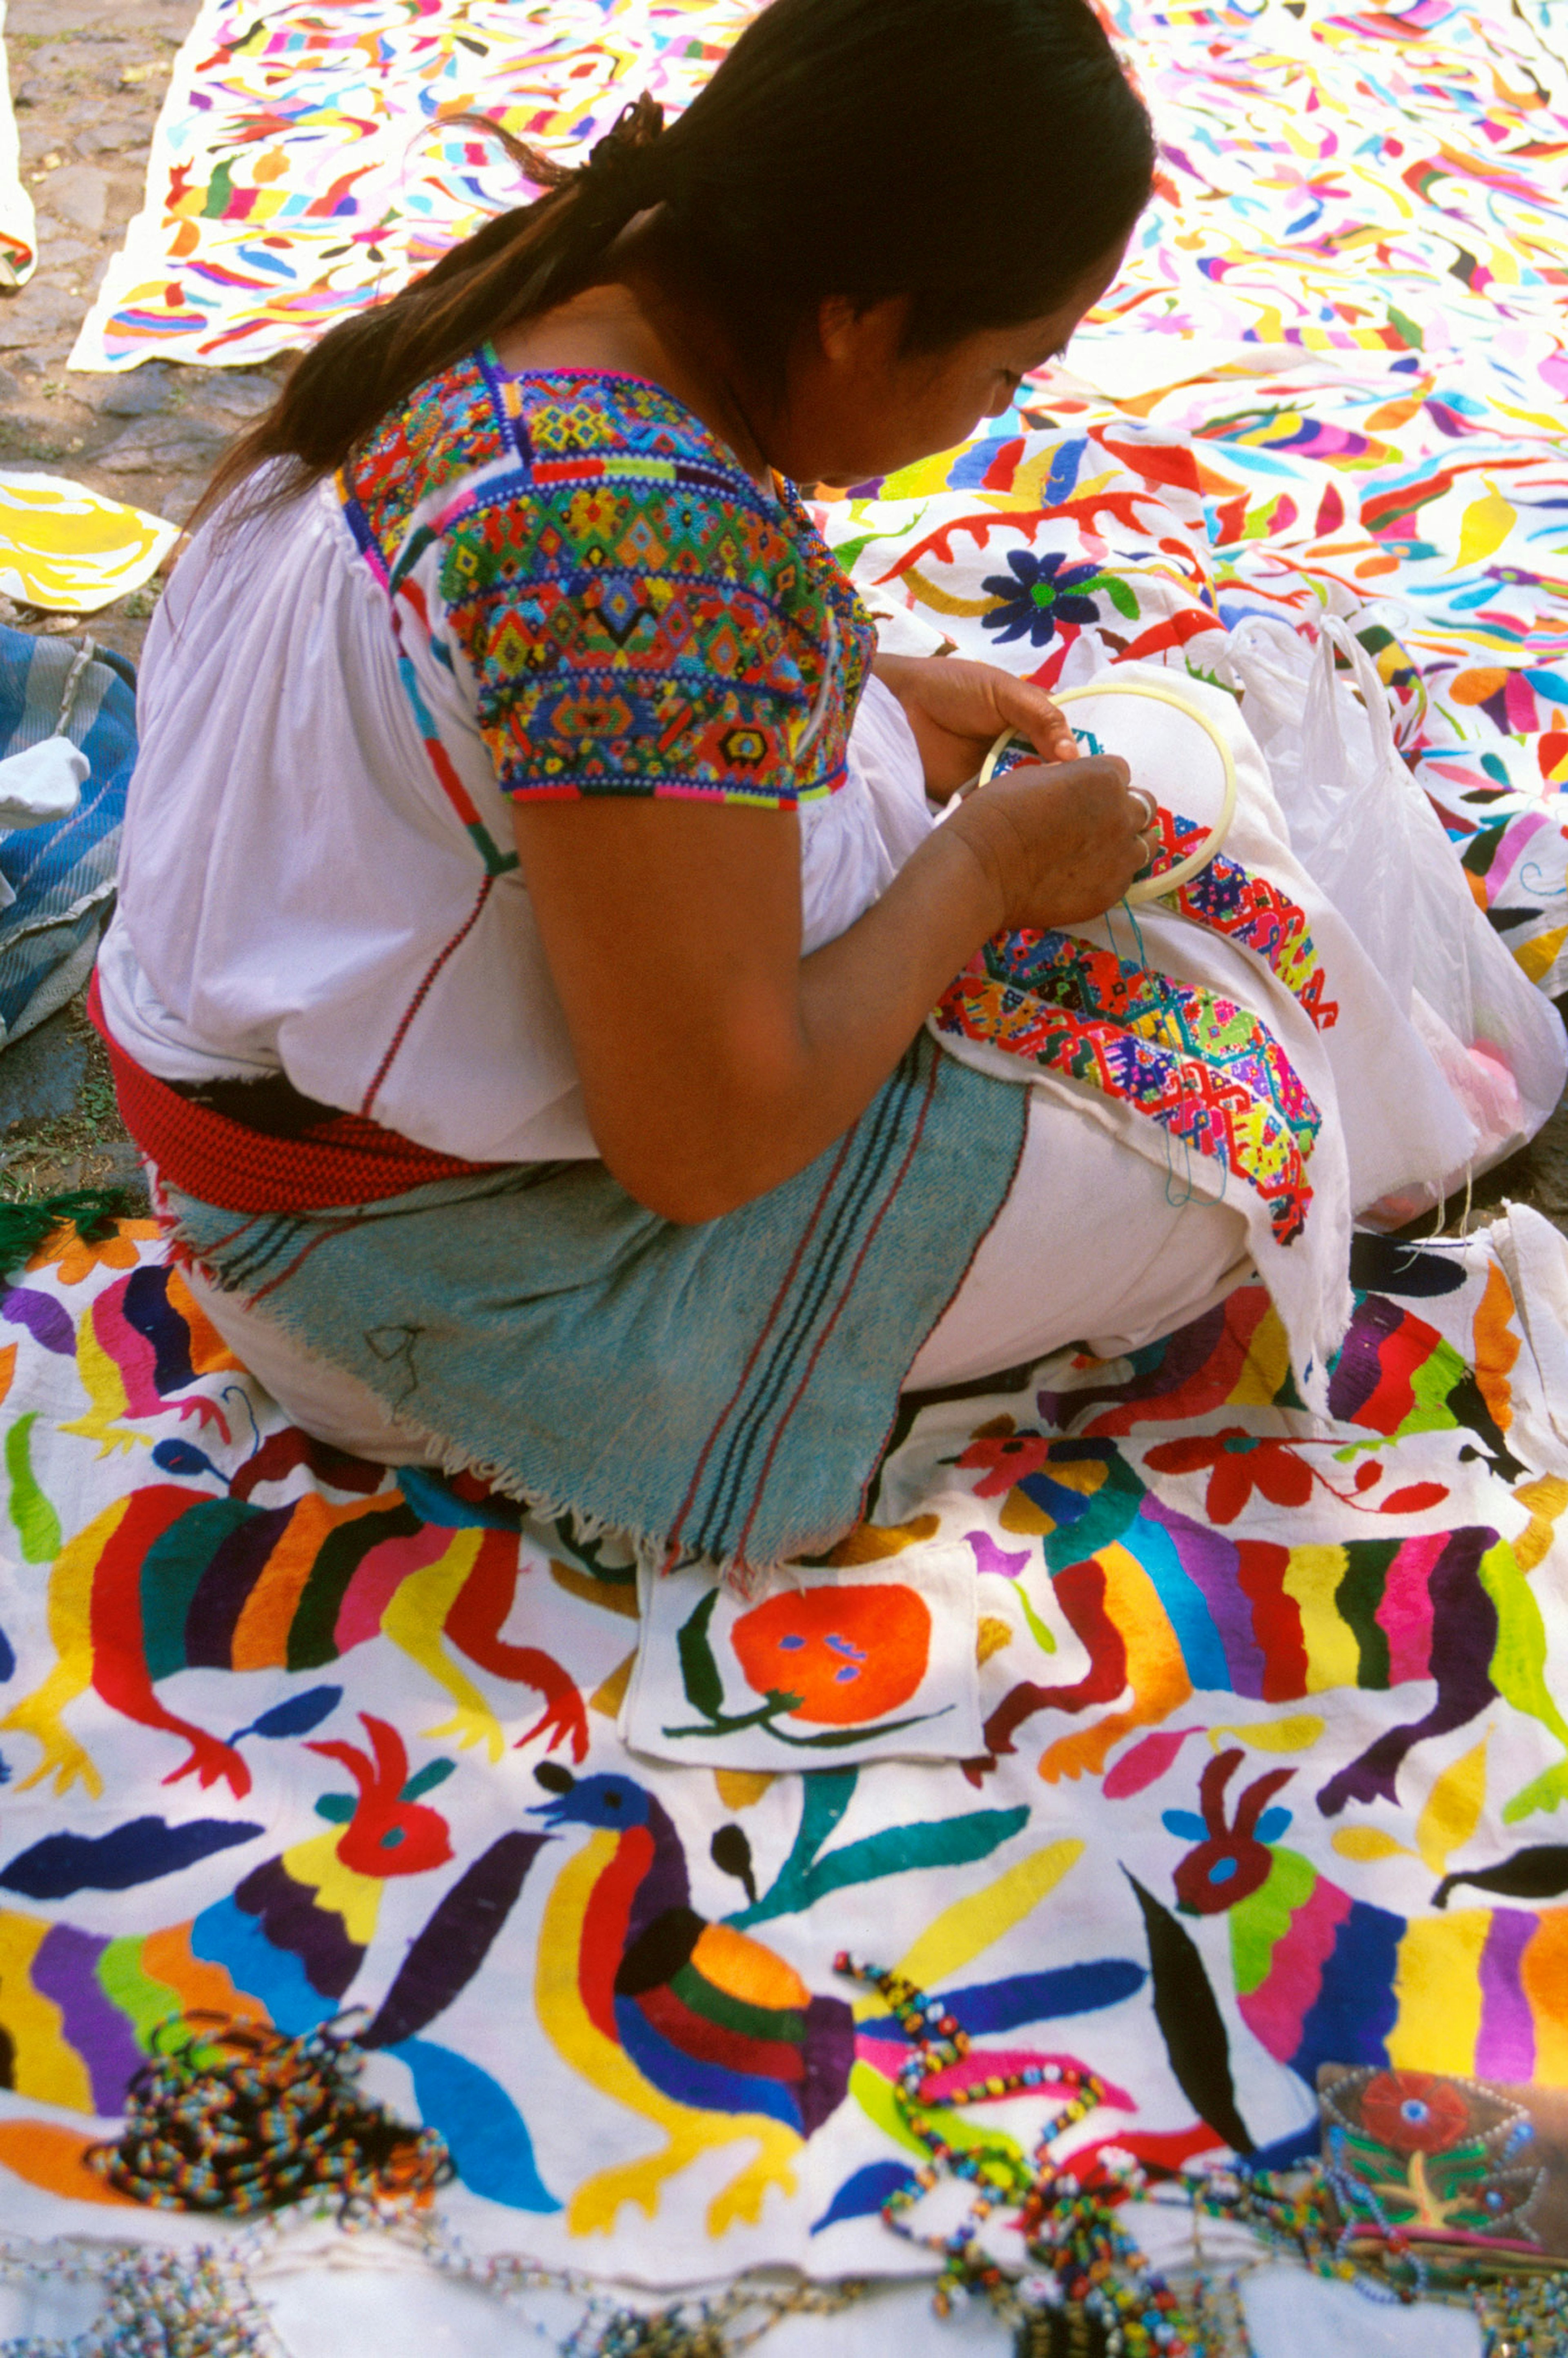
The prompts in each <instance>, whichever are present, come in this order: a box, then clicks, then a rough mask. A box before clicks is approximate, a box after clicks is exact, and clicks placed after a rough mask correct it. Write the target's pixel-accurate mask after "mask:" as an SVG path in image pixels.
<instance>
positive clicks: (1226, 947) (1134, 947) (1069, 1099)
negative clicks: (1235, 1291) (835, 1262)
mask: <svg viewBox="0 0 1568 2358" xmlns="http://www.w3.org/2000/svg"><path fill="white" fill-rule="evenodd" d="M1097 689H1098V691H1099V693H1098V695H1097V693H1096V690H1097ZM1128 690H1130V691H1131V693H1130V694H1129V693H1127V692H1126V691H1128ZM1081 695H1082V700H1081V701H1080V700H1075V702H1074V703H1073V705H1072V707H1071V708H1070V711H1069V713H1068V718H1069V719H1070V720H1071V721H1072V724H1073V726H1074V729H1075V730H1079V731H1082V730H1085V729H1086V728H1087V730H1089V731H1090V732H1091V735H1092V741H1093V742H1095V743H1096V744H1098V745H1100V746H1102V747H1103V749H1104V750H1105V751H1106V752H1114V753H1119V754H1121V755H1122V756H1123V757H1124V758H1125V759H1126V760H1127V761H1128V762H1129V763H1130V767H1131V771H1132V775H1133V778H1134V780H1135V781H1136V782H1137V783H1138V784H1140V785H1141V786H1143V787H1145V788H1147V790H1148V791H1149V792H1150V793H1151V794H1152V795H1153V796H1154V797H1155V800H1156V801H1157V802H1158V803H1159V805H1160V806H1161V807H1162V809H1165V810H1168V811H1173V812H1177V813H1180V814H1181V815H1183V816H1184V817H1191V818H1194V819H1195V820H1197V821H1198V822H1200V823H1204V824H1208V823H1212V822H1213V820H1214V819H1215V818H1216V817H1217V815H1218V809H1219V803H1220V797H1221V791H1222V784H1223V769H1222V764H1221V760H1220V756H1219V754H1218V752H1217V747H1216V743H1215V738H1214V736H1211V734H1210V730H1209V729H1208V728H1206V727H1205V726H1204V723H1203V720H1202V719H1200V718H1198V717H1197V716H1199V715H1203V716H1206V718H1207V720H1208V722H1209V723H1210V724H1211V726H1212V729H1213V730H1214V731H1215V732H1216V734H1217V736H1218V737H1219V738H1221V739H1223V741H1224V742H1225V743H1226V744H1227V746H1228V748H1229V752H1230V756H1231V760H1232V762H1233V763H1234V764H1235V770H1236V777H1237V803H1236V810H1235V816H1234V817H1233V818H1232V820H1231V824H1230V828H1229V832H1228V834H1227V838H1226V842H1225V846H1224V856H1225V858H1226V859H1227V860H1231V861H1234V862H1235V863H1237V864H1238V866H1239V867H1241V868H1242V869H1244V870H1246V871H1248V873H1249V875H1253V876H1257V877H1260V878H1263V879H1265V880H1266V881H1267V882H1269V883H1271V884H1273V885H1275V886H1277V887H1278V888H1279V890H1280V891H1281V892H1283V893H1285V894H1287V895H1288V896H1289V898H1290V900H1291V901H1292V902H1293V903H1296V904H1297V906H1298V907H1299V908H1300V909H1301V910H1302V911H1303V912H1304V914H1305V916H1306V919H1307V923H1308V926H1309V929H1310V934H1311V941H1312V946H1313V949H1314V952H1315V962H1316V966H1317V968H1318V969H1320V977H1321V984H1322V1001H1323V1008H1322V1009H1320V1013H1319V1021H1318V1023H1317V1024H1315V1025H1314V1022H1313V1021H1312V1020H1311V1019H1310V1018H1309V1015H1308V1013H1307V1011H1306V1010H1305V1008H1304V1007H1303V1003H1302V1001H1300V1000H1299V999H1298V998H1297V997H1296V996H1295V995H1294V994H1293V993H1292V990H1290V989H1288V988H1287V987H1286V983H1285V982H1284V981H1283V980H1281V978H1280V977H1279V976H1278V975H1276V974H1275V972H1274V971H1273V970H1272V968H1271V966H1270V964H1269V962H1268V959H1267V958H1266V957H1264V956H1263V955H1261V954H1260V952H1258V951H1255V950H1253V949H1252V948H1250V947H1247V946H1243V944H1242V943H1241V941H1240V940H1238V939H1237V938H1233V937H1231V936H1227V935H1226V934H1224V933H1220V932H1217V931H1213V930H1210V929H1209V927H1207V926H1206V925H1198V924H1195V923H1194V922H1193V921H1192V919H1191V918H1189V917H1187V916H1184V915H1182V914H1178V913H1177V912H1176V911H1175V910H1174V909H1173V908H1169V907H1166V906H1164V905H1163V904H1162V903H1159V902H1152V903H1148V904H1146V905H1145V906H1143V907H1142V908H1141V909H1139V910H1138V911H1137V912H1136V914H1135V915H1134V914H1133V913H1132V912H1130V911H1129V910H1127V909H1126V908H1119V909H1116V910H1112V911H1111V912H1109V913H1108V915H1107V916H1106V917H1104V918H1102V919H1099V920H1098V921H1096V922H1095V923H1093V924H1088V925H1075V926H1074V927H1073V928H1072V929H1071V930H1072V932H1073V933H1074V934H1075V935H1076V936H1080V937H1081V938H1082V939H1084V940H1086V941H1087V942H1090V943H1092V944H1094V945H1096V946H1098V947H1099V948H1101V949H1109V950H1111V951H1113V952H1114V953H1115V954H1116V956H1117V957H1119V959H1121V960H1123V961H1124V962H1129V963H1131V964H1133V965H1136V966H1137V967H1138V968H1146V969H1148V970H1149V971H1151V972H1152V973H1154V974H1157V975H1162V976H1165V977H1167V978H1170V979H1173V980H1175V981H1177V982H1181V983H1190V984H1195V985H1197V986H1198V987H1199V988H1200V989H1202V990H1206V991H1209V992H1211V993H1213V994H1214V996H1215V999H1216V1001H1217V1002H1218V1005H1217V1007H1216V1010H1215V1013H1216V1016H1217V1018H1223V1017H1224V1016H1225V1014H1226V1012H1227V1009H1226V1002H1230V1003H1231V1007H1232V1009H1234V1008H1240V1009H1242V1010H1246V1011H1249V1012H1250V1013H1251V1014H1253V1015H1255V1016H1256V1017H1258V1018H1259V1019H1260V1021H1261V1022H1262V1023H1263V1024H1264V1025H1265V1026H1266V1027H1267V1029H1268V1031H1269V1032H1270V1033H1271V1034H1272V1035H1273V1038H1274V1039H1275V1040H1276V1041H1277V1042H1278V1044H1279V1045H1280V1047H1281V1049H1282V1051H1283V1052H1284V1054H1285V1055H1286V1056H1287V1057H1288V1059H1289V1061H1290V1064H1291V1065H1292V1068H1293V1070H1294V1072H1295V1074H1296V1076H1297V1077H1298V1078H1299V1080H1300V1081H1301V1083H1302V1085H1303V1087H1304V1088H1305V1090H1306V1092H1307V1095H1308V1097H1309V1098H1311V1100H1312V1103H1313V1105H1314V1108H1315V1109H1316V1112H1317V1115H1318V1122H1317V1129H1316V1136H1315V1139H1314V1140H1313V1141H1312V1142H1311V1152H1310V1156H1309V1158H1308V1163H1307V1178H1308V1183H1309V1184H1310V1188H1311V1200H1310V1205H1309V1206H1308V1208H1307V1215H1306V1219H1305V1223H1304V1226H1303V1227H1302V1228H1301V1229H1300V1232H1299V1233H1296V1234H1294V1235H1293V1236H1290V1237H1289V1238H1288V1240H1281V1237H1280V1236H1278V1235H1277V1234H1276V1232H1275V1229H1274V1227H1273V1224H1272V1222H1271V1217H1270V1206H1269V1203H1268V1202H1267V1200H1266V1199H1265V1196H1264V1195H1263V1194H1262V1193H1260V1190H1259V1188H1258V1187H1257V1186H1256V1185H1254V1184H1251V1182H1250V1181H1249V1178H1248V1176H1247V1174H1246V1172H1245V1170H1244V1169H1243V1168H1240V1167H1237V1166H1236V1165H1231V1164H1229V1163H1227V1153H1226V1152H1223V1151H1222V1152H1212V1151H1211V1152H1200V1151H1198V1150H1197V1148H1196V1147H1195V1146H1187V1145H1185V1144H1184V1142H1183V1141H1180V1140H1178V1139H1177V1138H1175V1137H1174V1136H1173V1132H1172V1130H1170V1129H1169V1128H1168V1127H1167V1126H1165V1124H1163V1123H1162V1121H1160V1120H1156V1119H1154V1117H1153V1115H1152V1113H1151V1112H1149V1111H1146V1110H1142V1109H1140V1107H1139V1106H1138V1105H1137V1104H1136V1103H1134V1102H1133V1100H1132V1098H1130V1096H1129V1095H1128V1094H1126V1093H1125V1092H1124V1090H1123V1089H1122V1087H1121V1086H1120V1083H1119V1076H1116V1077H1115V1078H1114V1079H1113V1082H1112V1085H1111V1086H1109V1087H1094V1086H1090V1085H1089V1083H1088V1081H1087V1079H1080V1078H1077V1077H1076V1076H1075V1077H1069V1076H1065V1075H1064V1074H1063V1073H1061V1072H1060V1071H1058V1070H1042V1068H1041V1067H1040V1066H1039V1065H1037V1064H1035V1063H1034V1062H1033V1061H1032V1060H1030V1059H1026V1058H1024V1057H1022V1056H1020V1055H1017V1054H1015V1053H1013V1052H1012V1051H1011V1049H1007V1048H1003V1047H1000V1046H999V1045H996V1044H992V1043H990V1042H989V1041H986V1040H980V1039H971V1038H968V1037H965V1036H962V1035H960V1034H956V1033H952V1032H950V1031H948V1030H947V1029H946V1028H944V1027H943V1026H941V1025H940V1024H939V1023H938V1022H937V1019H935V1018H933V1020H932V1022H933V1029H934V1030H935V1035H936V1037H937V1038H938V1039H939V1040H940V1041H941V1042H942V1044H943V1045H944V1047H946V1049H948V1050H949V1052H950V1053H951V1054H953V1055H957V1056H960V1057H962V1058H963V1059H964V1060H965V1061H966V1062H968V1063H970V1064H974V1065H979V1066H980V1067H981V1069H982V1070H984V1071H987V1072H990V1073H995V1074H997V1075H998V1076H1000V1077H1001V1078H1003V1079H1012V1080H1023V1081H1026V1082H1028V1083H1029V1084H1030V1085H1031V1086H1032V1087H1033V1088H1034V1090H1035V1092H1036V1101H1037V1102H1038V1100H1039V1098H1042V1097H1044V1098H1046V1099H1048V1100H1050V1101H1051V1102H1053V1103H1054V1104H1055V1105H1057V1106H1059V1107H1061V1108H1062V1109H1067V1108H1069V1107H1071V1108H1072V1109H1075V1110H1076V1112H1077V1113H1078V1114H1079V1115H1080V1116H1082V1117H1083V1118H1085V1119H1087V1120H1088V1121H1090V1122H1093V1123H1097V1124H1098V1125H1099V1126H1100V1127H1101V1128H1102V1129H1103V1130H1105V1131H1106V1132H1108V1134H1109V1135H1110V1136H1111V1137H1113V1138H1114V1139H1115V1140H1116V1141H1117V1142H1118V1143H1119V1145H1120V1146H1121V1147H1122V1148H1124V1149H1130V1150H1131V1152H1133V1153H1134V1154H1136V1155H1138V1156H1141V1157H1142V1158H1143V1159H1144V1160H1145V1161H1147V1162H1148V1163H1152V1164H1153V1165H1154V1167H1155V1168H1156V1170H1157V1171H1158V1172H1159V1173H1160V1174H1162V1176H1163V1178H1164V1179H1165V1181H1166V1183H1167V1186H1168V1189H1169V1192H1170V1195H1171V1196H1172V1198H1173V1200H1174V1201H1176V1202H1183V1201H1184V1200H1186V1199H1188V1198H1194V1197H1195V1198H1198V1199H1202V1200H1206V1201H1210V1202H1214V1203H1223V1204H1225V1205H1227V1206H1229V1207H1230V1208H1231V1209H1232V1210H1233V1211H1235V1212H1237V1213H1238V1214H1239V1215H1240V1217H1241V1218H1242V1219H1243V1220H1244V1221H1245V1223H1246V1228H1247V1237H1248V1250H1249V1253H1250V1255H1251V1258H1252V1260H1253V1263H1254V1265H1255V1266H1256V1268H1257V1270H1258V1273H1259V1275H1260V1277H1261V1278H1262V1280H1263V1282H1264V1283H1265V1284H1266V1285H1267V1286H1268V1288H1269V1291H1270V1293H1271V1295H1272V1296H1273V1299H1274V1303H1275V1307H1276V1308H1277V1309H1278V1311H1279V1313H1280V1316H1281V1320H1282V1322H1283V1324H1284V1327H1285V1331H1286V1334H1287V1336H1288V1337H1289V1340H1290V1346H1291V1364H1292V1369H1293V1370H1294V1373H1295V1378H1296V1381H1297V1384H1298V1385H1299V1386H1300V1387H1301V1390H1302V1395H1303V1400H1305V1401H1306V1402H1307V1404H1308V1405H1309V1406H1314V1407H1321V1406H1322V1405H1324V1398H1325V1382H1326V1364H1327V1361H1328V1359H1329V1358H1330V1357H1332V1355H1333V1353H1334V1352H1335V1351H1336V1349H1337V1347H1338V1345H1339V1342H1340V1340H1341V1338H1342V1336H1343V1335H1344V1332H1345V1327H1346V1323H1347V1321H1348V1319H1349V1315H1350V1306H1351V1296H1350V1286H1349V1278H1348V1275H1347V1271H1348V1268H1349V1259H1350V1229H1351V1224H1352V1220H1353V1218H1354V1217H1355V1216H1356V1215H1357V1214H1360V1213H1365V1212H1367V1211H1368V1210H1369V1209H1370V1208H1371V1207H1372V1206H1374V1205H1376V1204H1378V1203H1379V1201H1380V1200H1381V1199H1382V1198H1384V1197H1385V1196H1388V1195H1390V1194H1392V1193H1393V1192H1395V1191H1396V1190H1397V1189H1399V1188H1400V1186H1403V1185H1406V1184H1410V1183H1411V1182H1420V1181H1422V1180H1435V1181H1437V1182H1441V1181H1442V1179H1443V1178H1444V1174H1447V1173H1450V1172H1454V1171H1460V1172H1463V1170H1464V1169H1465V1164H1466V1163H1467V1161H1468V1160H1469V1158H1470V1156H1471V1155H1472V1153H1473V1152H1474V1151H1475V1148H1476V1130H1475V1129H1474V1126H1473V1125H1472V1123H1471V1122H1470V1120H1469V1118H1468V1116H1467V1115H1466V1113H1465V1110H1464V1109H1463V1107H1462V1106H1461V1105H1460V1103H1459V1101H1458V1099H1457V1098H1455V1096H1454V1093H1453V1091H1452V1090H1451V1089H1450V1088H1449V1087H1448V1086H1447V1084H1446V1082H1445V1081H1444V1077H1443V1075H1442V1073H1441V1072H1440V1071H1439V1069H1438V1066H1437V1065H1436V1063H1435V1061H1434V1060H1433V1055H1432V1052H1431V1050H1430V1049H1429V1048H1428V1047H1427V1046H1426V1045H1425V1044H1424V1042H1423V1041H1422V1038H1421V1037H1420V1036H1419V1035H1418V1033H1417V1032H1416V1030H1415V1028H1414V1027H1413V1025H1412V1024H1411V1022H1410V1020H1409V1019H1408V1018H1407V1017H1406V1016H1404V1015H1402V1014H1401V1013H1400V1011H1399V1010H1398V1009H1397V1008H1396V1007H1395V1005H1394V1003H1393V1001H1392V999H1391V998H1390V994H1389V990H1388V988H1387V986H1386V984H1385V983H1384V982H1383V979H1382V978H1381V976H1380V975H1379V973H1378V971H1377V968H1375V967H1374V966H1373V964H1372V962H1371V960H1370V959H1369V958H1368V956H1367V954H1366V952H1365V951H1364V950H1363V949H1362V948H1361V946H1360V944H1359V943H1358V942H1357V939H1356V937H1355V936H1354V935H1353V934H1352V933H1351V931H1350V928H1349V927H1348V925H1346V923H1345V921H1344V920H1343V918H1341V917H1340V915H1339V914H1338V913H1337V911H1336V910H1335V909H1334V908H1333V907H1332V906H1331V905H1330V904H1329V903H1328V902H1327V901H1326V900H1325V897H1324V895H1323V894H1322V893H1321V892H1319V891H1318V890H1317V888H1316V886H1315V885H1314V883H1313V882H1312V880H1311V878H1310V877H1309V876H1308V875H1307V873H1306V871H1305V870H1304V869H1303V867H1302V865H1301V863H1300V861H1299V860H1297V859H1296V858H1295V856H1294V854H1293V852H1292V849H1291V846H1290V833H1289V829H1288V827H1287V826H1286V823H1285V820H1284V817H1283V816H1282V814H1281V809H1280V806H1279V804H1278V802H1277V800H1276V799H1275V795H1274V792H1273V789H1272V786H1271V784H1270V779H1269V773H1268V771H1267V768H1266V767H1265V764H1264V762H1263V758H1262V755H1261V753H1260V752H1259V749H1258V746H1257V744H1256V742H1255V741H1254V740H1253V738H1252V735H1251V733H1250V731H1249V729H1248V727H1247V724H1246V722H1245V720H1244V719H1242V717H1241V714H1240V712H1239V710H1238V708H1237V705H1236V702H1235V700H1234V698H1231V697H1229V696H1227V694H1226V693H1225V692H1224V690H1223V689H1220V688H1215V687H1209V686H1207V685H1206V683H1204V682H1203V681H1200V680H1193V679H1188V678H1185V677H1183V676H1179V675H1173V674H1172V673H1170V672H1168V671H1165V670H1163V669H1162V667H1161V666H1159V665H1153V664H1119V665H1116V666H1115V668H1114V669H1113V670H1112V671H1110V672H1108V673H1104V674H1101V675H1100V676H1099V677H1098V679H1096V680H1091V681H1088V682H1087V683H1085V685H1084V687H1083V690H1082V691H1081ZM1171 697H1176V698H1179V699H1181V700H1182V701H1183V702H1184V703H1185V704H1186V705H1187V706H1188V707H1190V709H1189V710H1185V711H1184V710H1180V709H1175V708H1173V705H1172V703H1171V702H1169V701H1167V700H1166V699H1167V698H1171ZM1476 922H1477V923H1485V920H1484V919H1483V918H1481V917H1480V915H1479V913H1477V917H1476ZM1329 1006H1332V1008H1333V1011H1334V1012H1333V1016H1332V1020H1329V1018H1328V1016H1327V1014H1326V1012H1325V1010H1326V1009H1327V1008H1328V1007H1329ZM1167 1028H1168V1029H1170V1030H1171V1031H1172V1032H1174V1030H1175V1029H1176V1026H1175V1025H1174V1024H1173V1023H1172V1024H1170V1025H1169V1026H1168V1027H1167ZM1162 1044H1163V1045H1165V1046H1173V1045H1174V1044H1175V1041H1174V1038H1170V1039H1165V1040H1163V1042H1162ZM1194 1057H1195V1060H1196V1061H1198V1062H1202V1063H1206V1064H1211V1069H1212V1070H1213V1071H1214V1072H1215V1073H1216V1075H1217V1083H1216V1088H1217V1101H1223V1100H1224V1099H1225V1098H1227V1095H1229V1094H1231V1093H1229V1092H1227V1089H1226V1086H1225V1070H1224V1065H1223V1061H1220V1062H1217V1063H1214V1062H1212V1060H1211V1059H1210V1058H1208V1057H1206V1056H1205V1055H1204V1053H1203V1049H1202V1046H1201V1044H1199V1045H1198V1046H1197V1047H1196V1048H1195V1050H1194ZM1233 1094H1234V1098H1235V1099H1236V1101H1237V1103H1238V1104H1240V1103H1241V1102H1242V1100H1243V1099H1244V1098H1245V1089H1244V1088H1243V1087H1242V1086H1241V1085H1240V1082H1239V1079H1238V1086H1237V1088H1236V1090H1235V1091H1234V1093H1233ZM1212 1134H1213V1133H1212V1130H1211V1135H1212ZM1232 1142H1233V1143H1234V1141H1232ZM1240 1161H1241V1156H1240V1154H1239V1153H1238V1157H1237V1164H1239V1163H1240ZM994 1233H995V1231H994V1230H993V1234H994Z"/></svg>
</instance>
